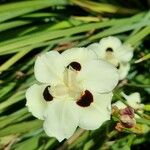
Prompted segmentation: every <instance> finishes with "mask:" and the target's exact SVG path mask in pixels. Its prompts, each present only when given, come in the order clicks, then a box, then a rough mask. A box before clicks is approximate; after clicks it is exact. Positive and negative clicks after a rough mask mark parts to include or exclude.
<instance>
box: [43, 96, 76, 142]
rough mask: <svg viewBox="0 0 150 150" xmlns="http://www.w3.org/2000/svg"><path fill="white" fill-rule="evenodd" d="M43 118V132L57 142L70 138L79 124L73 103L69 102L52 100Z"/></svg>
mask: <svg viewBox="0 0 150 150" xmlns="http://www.w3.org/2000/svg"><path fill="white" fill-rule="evenodd" d="M44 116H45V122H44V130H45V132H46V133H47V134H48V135H49V136H51V137H55V138H57V139H58V140H59V141H62V140H63V139H65V138H67V139H68V138H69V137H71V136H72V135H73V133H74V132H75V130H76V128H77V126H78V122H79V115H78V110H77V106H76V104H75V102H74V101H70V100H56V99H54V101H53V103H52V104H50V105H49V106H48V108H47V109H46V112H45V115H44Z"/></svg>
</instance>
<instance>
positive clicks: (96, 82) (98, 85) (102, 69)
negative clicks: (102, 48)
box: [77, 60, 119, 93]
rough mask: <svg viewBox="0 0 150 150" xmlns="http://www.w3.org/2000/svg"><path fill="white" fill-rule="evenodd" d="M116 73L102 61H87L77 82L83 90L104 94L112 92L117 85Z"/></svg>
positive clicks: (113, 68) (117, 76)
mask: <svg viewBox="0 0 150 150" xmlns="http://www.w3.org/2000/svg"><path fill="white" fill-rule="evenodd" d="M118 78H119V75H118V71H117V69H116V68H115V67H113V66H112V65H111V64H110V63H107V62H106V61H102V60H93V61H89V62H87V63H86V64H84V65H83V68H82V70H81V71H80V72H79V74H78V77H77V80H78V81H80V83H81V86H82V88H83V89H88V90H90V91H95V92H100V93H105V92H110V91H112V90H113V89H114V88H115V86H116V85H117V83H118Z"/></svg>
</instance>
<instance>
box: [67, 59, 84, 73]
mask: <svg viewBox="0 0 150 150" xmlns="http://www.w3.org/2000/svg"><path fill="white" fill-rule="evenodd" d="M69 66H71V67H72V68H73V69H75V70H77V71H80V70H81V65H80V63H78V62H76V61H73V62H71V63H70V64H69V65H68V66H67V68H69Z"/></svg>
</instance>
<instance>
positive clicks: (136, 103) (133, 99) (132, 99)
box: [113, 92, 144, 118]
mask: <svg viewBox="0 0 150 150" xmlns="http://www.w3.org/2000/svg"><path fill="white" fill-rule="evenodd" d="M122 96H123V97H124V98H125V99H126V100H127V104H128V105H129V106H130V107H132V108H134V109H135V110H137V111H138V112H139V113H141V112H142V109H143V107H144V104H141V97H140V94H139V93H138V92H135V93H132V94H130V95H126V94H125V93H123V92H122ZM113 105H115V106H117V107H118V108H119V109H125V108H126V107H127V106H126V105H125V104H124V103H123V102H121V101H117V102H115V103H114V104H113ZM135 117H136V118H137V117H138V116H137V115H135Z"/></svg>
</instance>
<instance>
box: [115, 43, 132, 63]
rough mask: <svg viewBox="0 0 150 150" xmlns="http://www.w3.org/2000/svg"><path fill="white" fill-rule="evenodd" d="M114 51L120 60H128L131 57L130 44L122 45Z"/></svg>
mask: <svg viewBox="0 0 150 150" xmlns="http://www.w3.org/2000/svg"><path fill="white" fill-rule="evenodd" d="M114 52H115V55H116V57H117V58H118V60H119V61H120V62H129V61H130V60H131V59H132V57H133V48H132V47H131V46H130V45H122V46H120V47H119V48H118V49H116V50H115V51H114Z"/></svg>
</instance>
